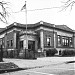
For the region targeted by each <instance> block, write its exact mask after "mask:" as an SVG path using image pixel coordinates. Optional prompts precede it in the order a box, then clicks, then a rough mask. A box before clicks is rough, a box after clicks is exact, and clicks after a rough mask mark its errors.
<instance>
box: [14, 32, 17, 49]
mask: <svg viewBox="0 0 75 75" xmlns="http://www.w3.org/2000/svg"><path fill="white" fill-rule="evenodd" d="M13 37H14V40H13V48H14V49H16V39H17V38H16V31H14V36H13Z"/></svg>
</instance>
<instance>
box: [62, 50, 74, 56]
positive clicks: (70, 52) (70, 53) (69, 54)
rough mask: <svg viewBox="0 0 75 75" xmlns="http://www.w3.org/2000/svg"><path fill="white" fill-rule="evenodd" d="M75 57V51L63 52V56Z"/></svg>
mask: <svg viewBox="0 0 75 75" xmlns="http://www.w3.org/2000/svg"><path fill="white" fill-rule="evenodd" d="M74 55H75V50H63V51H62V56H74Z"/></svg>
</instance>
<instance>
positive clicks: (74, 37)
mask: <svg viewBox="0 0 75 75" xmlns="http://www.w3.org/2000/svg"><path fill="white" fill-rule="evenodd" d="M73 39H74V43H73V44H74V48H75V34H74V36H73Z"/></svg>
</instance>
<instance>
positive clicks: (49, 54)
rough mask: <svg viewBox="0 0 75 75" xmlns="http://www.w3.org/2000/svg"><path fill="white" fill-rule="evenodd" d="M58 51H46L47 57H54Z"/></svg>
mask: <svg viewBox="0 0 75 75" xmlns="http://www.w3.org/2000/svg"><path fill="white" fill-rule="evenodd" d="M57 52H58V51H57V50H56V49H55V48H54V49H49V50H47V51H46V55H47V56H53V55H55V54H56V53H57Z"/></svg>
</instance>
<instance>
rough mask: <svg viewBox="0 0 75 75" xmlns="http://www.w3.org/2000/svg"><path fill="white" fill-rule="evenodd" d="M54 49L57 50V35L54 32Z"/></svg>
mask: <svg viewBox="0 0 75 75" xmlns="http://www.w3.org/2000/svg"><path fill="white" fill-rule="evenodd" d="M53 34H54V48H56V33H55V32H54V33H53Z"/></svg>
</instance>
